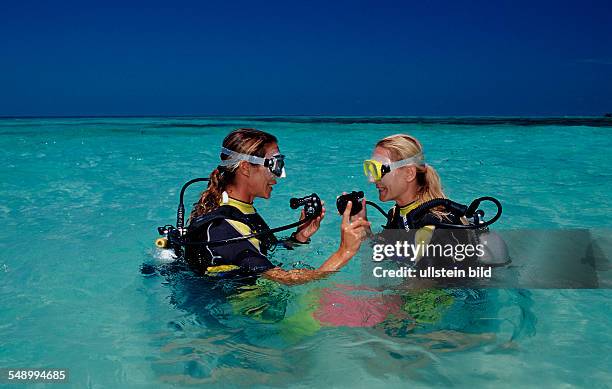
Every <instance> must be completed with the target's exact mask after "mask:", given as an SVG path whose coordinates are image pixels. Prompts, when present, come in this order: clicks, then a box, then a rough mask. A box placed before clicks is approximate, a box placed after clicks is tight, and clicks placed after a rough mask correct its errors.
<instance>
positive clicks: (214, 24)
mask: <svg viewBox="0 0 612 389" xmlns="http://www.w3.org/2000/svg"><path fill="white" fill-rule="evenodd" d="M85 3H87V4H85ZM611 20H612V3H610V2H609V1H608V2H606V1H602V2H578V1H576V2H519V1H504V2H495V1H470V2H458V1H424V0H421V1H415V2H412V1H398V2H364V1H350V2H349V1H346V2H332V1H326V2H318V1H309V2H306V1H300V2H292V1H284V2H272V1H260V2H257V1H248V2H247V1H244V2H243V1H227V2H222V1H219V2H204V1H194V2H172V3H170V2H167V3H162V2H155V1H147V2H131V3H129V5H127V6H126V5H124V4H122V3H120V2H116V3H115V2H113V1H105V2H95V1H92V2H77V1H74V2H69V1H63V2H30V1H21V2H11V3H5V4H3V9H2V12H1V13H0V36H1V37H2V38H1V39H0V50H1V54H0V115H3V116H19V115H32V116H46V115H51V116H62V115H77V116H78V115H199V114H202V115H239V114H244V115H297V114H305V115H602V114H603V113H605V112H612V22H610V21H611Z"/></svg>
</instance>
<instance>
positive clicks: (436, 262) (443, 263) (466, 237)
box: [383, 202, 478, 269]
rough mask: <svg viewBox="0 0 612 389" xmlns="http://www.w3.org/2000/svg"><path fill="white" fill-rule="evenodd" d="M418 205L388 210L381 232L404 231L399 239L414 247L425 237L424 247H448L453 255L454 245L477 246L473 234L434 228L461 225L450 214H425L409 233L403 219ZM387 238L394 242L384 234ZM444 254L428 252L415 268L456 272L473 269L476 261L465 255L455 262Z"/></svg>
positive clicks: (413, 204)
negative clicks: (411, 242)
mask: <svg viewBox="0 0 612 389" xmlns="http://www.w3.org/2000/svg"><path fill="white" fill-rule="evenodd" d="M418 205H420V204H419V203H416V202H412V203H410V204H408V205H405V206H403V207H398V206H395V207H393V208H391V209H390V210H389V212H388V213H387V224H386V225H385V226H384V228H385V230H386V231H390V230H404V231H406V234H404V238H402V239H406V240H412V241H414V242H415V243H418V242H417V241H422V239H423V236H425V238H426V240H427V243H429V244H430V245H441V246H442V247H448V246H447V245H451V246H453V249H454V250H455V251H454V252H456V248H457V247H458V245H468V244H471V245H476V244H477V243H478V238H477V236H476V233H475V232H474V230H466V229H450V228H444V227H439V226H435V227H434V225H435V224H436V223H445V224H455V225H463V223H462V221H461V218H460V217H459V216H457V215H455V214H453V213H452V212H449V213H445V216H444V217H440V216H438V215H436V214H434V213H432V212H428V213H426V214H425V215H423V217H421V218H420V219H419V220H416V221H415V222H416V225H417V226H419V228H418V229H412V230H410V229H409V228H407V226H406V218H405V216H406V215H407V214H408V213H409V212H410V211H412V210H414V209H415V208H417V206H418ZM383 234H384V233H383ZM419 234H420V235H419ZM388 236H393V238H392V239H398V236H399V235H396V234H388ZM446 252H448V251H446ZM446 252H445V251H444V250H442V254H440V252H439V251H436V250H430V252H429V254H427V255H423V256H422V257H420V258H419V259H418V261H417V263H416V268H418V269H424V268H426V267H444V268H454V267H457V268H458V269H460V268H465V267H467V266H470V265H473V264H474V263H475V261H476V259H477V257H476V256H475V255H469V256H464V257H463V258H462V259H461V260H458V259H457V258H456V257H453V256H449V255H444V254H446ZM432 253H433V254H432Z"/></svg>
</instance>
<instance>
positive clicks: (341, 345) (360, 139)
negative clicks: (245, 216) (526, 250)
mask: <svg viewBox="0 0 612 389" xmlns="http://www.w3.org/2000/svg"><path fill="white" fill-rule="evenodd" d="M384 121H385V120H381V119H380V118H378V119H376V120H372V118H361V119H360V120H349V119H343V120H335V119H330V118H328V119H325V120H323V119H321V118H319V119H317V120H310V119H309V118H276V119H274V120H265V119H263V118H88V119H2V120H0V144H1V147H0V160H1V166H2V167H3V169H2V170H0V176H1V180H0V195H1V198H2V202H1V203H0V223H1V224H2V226H3V228H2V229H1V230H0V237H1V239H0V253H1V256H0V307H1V311H0V368H2V367H7V368H13V367H14V368H21V367H58V368H69V369H70V375H71V378H70V383H71V386H73V387H84V386H87V387H91V388H101V387H165V386H168V387H171V386H176V385H179V386H182V385H189V384H192V383H207V384H211V385H214V386H227V385H229V386H241V385H256V386H268V385H273V386H278V385H283V386H292V387H294V386H299V387H304V386H313V385H316V386H322V385H326V386H328V385H332V386H335V387H344V386H349V385H351V386H356V387H363V386H368V387H382V386H391V387H394V386H400V385H404V386H406V385H412V386H416V387H424V386H429V385H445V386H459V387H464V386H468V385H469V386H473V385H485V386H492V385H496V386H497V385H499V386H502V387H508V386H515V385H521V386H523V385H526V386H538V387H542V386H543V387H557V386H560V385H568V386H576V387H607V385H608V384H609V382H612V374H611V373H610V369H609V367H610V357H609V350H608V348H609V344H610V335H609V329H608V326H609V314H610V303H609V301H610V297H612V295H611V293H610V291H609V290H605V289H601V290H518V289H508V290H505V289H501V290H487V291H454V292H452V296H450V298H447V297H448V296H446V295H445V299H442V300H440V299H439V300H436V301H437V303H436V304H434V305H435V306H434V308H433V309H430V311H433V312H434V313H435V314H432V313H431V312H428V315H429V316H432V315H433V319H432V318H430V319H431V320H422V321H421V322H419V323H417V325H415V323H414V322H412V323H410V320H408V321H406V320H404V321H403V322H401V323H393V322H392V321H386V322H385V323H382V324H380V325H377V326H374V327H348V326H343V325H336V326H332V325H328V326H320V328H319V327H318V326H317V325H316V323H315V324H313V323H314V321H313V320H312V317H313V313H312V311H313V310H315V311H316V310H317V309H318V308H317V307H318V306H317V304H316V303H313V301H318V300H319V298H320V296H323V295H329V294H331V295H336V296H337V295H343V293H344V294H346V290H347V286H350V285H352V286H358V285H359V284H360V281H361V277H362V274H361V270H360V269H361V268H360V264H359V263H358V262H357V261H353V262H351V263H350V264H349V265H347V267H345V268H344V269H343V270H342V272H341V273H340V274H337V275H335V276H334V277H332V278H331V279H328V280H325V281H321V282H317V283H312V284H307V285H303V286H299V287H293V288H284V287H283V288H281V287H276V286H270V285H263V286H262V287H261V288H260V289H257V290H253V291H251V293H250V295H249V296H246V297H245V298H238V299H236V298H234V300H232V301H231V302H228V301H227V299H225V298H221V297H219V293H217V291H216V290H214V289H219V288H218V287H217V288H213V287H211V286H210V285H204V284H203V283H202V282H201V280H194V279H191V278H182V277H183V276H182V275H180V274H179V275H177V274H172V275H168V276H163V275H153V276H149V277H145V276H143V275H142V274H141V273H140V271H139V269H140V266H141V264H143V263H156V264H159V263H162V262H164V261H166V259H164V258H162V257H160V255H159V252H157V251H156V250H155V249H154V247H153V240H154V239H155V238H156V235H157V233H156V227H157V226H159V225H163V224H166V223H174V221H175V215H176V205H177V197H178V191H179V190H180V187H181V185H182V184H183V183H184V182H185V181H187V180H188V179H190V178H193V177H199V176H203V175H207V174H208V173H209V172H210V170H211V169H212V168H214V166H215V165H216V161H217V158H218V148H219V145H220V144H221V141H222V139H223V137H224V136H225V135H226V134H227V133H228V132H229V131H230V130H231V129H234V128H237V127H244V126H250V127H256V128H260V129H263V130H266V131H269V132H271V133H273V134H275V135H276V136H277V137H278V138H279V144H280V149H281V151H282V152H283V153H284V154H285V155H287V157H288V166H287V174H288V177H287V178H286V179H285V180H282V181H281V182H280V183H279V185H277V186H276V187H275V189H274V193H273V195H272V200H271V201H264V200H258V202H256V207H257V208H258V210H259V212H260V213H261V214H262V215H263V216H264V218H265V219H266V220H267V221H268V223H269V224H270V225H271V226H275V225H281V224H285V223H288V222H290V221H293V220H296V218H297V216H298V215H297V212H296V211H292V210H291V209H289V207H288V199H289V198H290V197H292V196H296V195H306V194H309V193H312V192H316V193H318V194H319V195H320V196H321V197H322V198H323V200H325V201H327V202H328V203H329V204H333V202H334V200H335V197H336V195H337V194H338V193H339V192H342V191H347V190H354V189H363V190H365V192H366V195H367V196H369V197H370V198H372V199H376V196H375V192H374V190H373V187H371V185H368V183H367V182H366V180H365V178H364V177H363V175H362V172H361V166H360V165H361V161H362V160H363V159H364V158H366V157H368V156H369V155H370V153H371V150H372V147H373V145H374V143H375V141H376V140H378V139H380V138H381V137H383V136H386V135H390V134H393V133H398V132H408V133H410V134H412V135H415V136H416V137H418V138H419V139H420V140H421V142H422V143H423V144H424V147H425V154H426V158H427V160H428V162H429V163H430V164H431V165H433V166H435V167H436V168H437V169H438V171H439V173H440V175H441V177H442V179H443V184H444V187H445V190H446V192H447V194H449V195H450V196H451V197H452V198H454V199H456V200H458V201H461V202H468V201H470V200H471V199H472V198H474V197H477V196H479V195H483V194H491V195H496V196H497V197H498V198H499V199H500V200H501V201H502V202H503V204H504V215H503V217H502V219H501V221H500V222H499V223H497V224H496V228H499V229H526V228H545V229H569V228H586V229H590V230H592V231H593V233H594V234H595V235H597V234H606V231H607V230H608V229H610V228H611V227H612V217H611V216H612V204H611V202H610V195H609V194H610V192H611V191H612V170H611V167H612V166H611V163H610V157H609V150H610V148H611V146H612V138H611V137H610V131H611V127H610V126H611V125H612V124H609V123H608V124H606V123H605V122H603V124H602V122H601V121H595V123H586V124H590V125H588V126H586V125H581V124H585V123H580V122H578V123H570V124H571V125H566V124H564V123H563V122H554V123H552V124H551V123H546V122H543V123H538V122H537V121H534V122H530V123H527V124H528V125H517V124H525V123H513V122H507V123H505V122H503V121H500V122H492V123H491V122H485V123H482V122H478V121H474V122H470V121H459V122H455V123H448V122H440V121H436V120H429V121H423V122H421V123H419V122H418V121H416V120H413V121H411V122H410V121H404V122H402V120H395V121H392V123H384ZM196 196H197V190H195V189H194V190H192V191H190V192H188V193H187V197H188V203H191V202H193V201H195V198H196ZM385 208H386V206H385ZM377 217H378V215H372V217H371V219H372V221H373V222H374V224H378V223H377V222H378V220H380V223H382V222H383V221H382V220H381V219H377ZM338 228H339V218H338V217H337V216H336V215H334V214H333V212H329V214H328V216H327V217H326V219H325V220H324V223H323V225H322V227H321V230H320V231H319V232H318V233H317V235H315V236H314V237H313V240H312V244H311V245H310V246H307V247H303V248H300V249H299V250H298V251H294V252H283V251H280V252H277V253H275V255H274V257H273V259H274V260H275V261H277V262H282V263H283V266H284V267H286V268H291V267H293V266H297V267H300V266H306V265H311V266H318V265H320V264H321V263H322V262H323V261H324V260H325V259H326V258H327V257H328V256H329V255H330V254H331V253H332V252H333V251H334V250H335V249H336V247H337V240H338ZM211 290H213V291H211ZM245 293H246V292H245ZM221 294H222V293H221ZM247 294H248V293H247ZM349 294H350V293H349ZM363 295H364V296H363V297H362V298H361V300H362V301H364V306H365V307H366V308H368V309H374V308H372V307H374V306H377V305H381V304H382V305H386V306H390V305H392V304H393V303H397V301H398V297H399V296H393V295H392V294H389V293H384V294H381V293H372V292H370V293H367V292H364V293H363ZM243 297H244V296H243ZM357 299H360V297H359V296H357ZM403 301H404V302H405V300H403ZM444 301H446V302H448V303H445V302H444ZM419 304H424V305H427V304H428V303H427V301H426V302H419V301H418V300H417V301H415V302H414V303H413V305H417V306H418V305H419ZM261 306H265V309H263V308H262V309H263V311H262V309H260V308H261ZM332 308H333V307H332ZM332 308H330V309H332ZM368 309H365V311H367V310H368ZM247 311H248V313H247ZM258 312H259V313H261V312H263V313H261V314H258ZM366 313H367V312H366Z"/></svg>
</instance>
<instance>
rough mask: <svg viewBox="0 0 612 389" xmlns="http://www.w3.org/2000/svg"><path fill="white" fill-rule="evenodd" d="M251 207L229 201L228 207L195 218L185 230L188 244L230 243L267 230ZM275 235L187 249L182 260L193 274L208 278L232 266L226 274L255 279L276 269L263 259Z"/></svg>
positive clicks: (232, 200)
mask: <svg viewBox="0 0 612 389" xmlns="http://www.w3.org/2000/svg"><path fill="white" fill-rule="evenodd" d="M269 229H270V228H269V227H268V225H267V224H266V222H265V221H264V220H263V219H262V218H261V216H259V214H258V213H257V212H256V211H255V208H253V206H252V205H251V204H247V203H243V202H239V201H237V200H234V199H231V201H230V203H229V204H226V205H221V206H220V207H219V208H217V209H215V210H214V211H212V212H209V213H207V214H205V215H202V216H199V217H197V218H195V219H194V220H193V221H192V222H191V223H190V225H189V227H188V229H187V231H188V232H187V235H186V239H187V241H188V242H209V241H217V240H222V239H231V238H237V237H241V236H246V235H250V234H253V233H257V232H261V231H264V230H269ZM276 243H277V241H276V238H275V237H274V235H272V234H269V235H265V236H262V237H258V238H251V239H245V240H240V241H237V242H232V243H224V244H214V245H187V246H185V259H186V260H187V262H188V263H189V265H190V266H191V268H192V269H193V270H195V271H196V272H198V273H201V274H209V273H211V272H212V271H214V270H215V269H220V266H224V265H233V267H237V268H233V269H230V270H229V273H232V274H240V275H249V276H250V275H257V274H260V273H263V272H265V271H266V270H269V269H272V268H274V267H276V266H275V265H274V264H272V262H270V260H269V259H268V258H267V257H266V255H267V253H268V251H269V250H270V248H271V246H273V245H274V244H276Z"/></svg>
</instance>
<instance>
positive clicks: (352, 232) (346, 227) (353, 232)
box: [339, 201, 370, 256]
mask: <svg viewBox="0 0 612 389" xmlns="http://www.w3.org/2000/svg"><path fill="white" fill-rule="evenodd" d="M351 208H353V204H352V202H351V201H349V202H348V204H347V205H346V209H345V210H344V213H343V214H342V225H341V227H340V250H339V251H340V252H341V253H342V254H345V255H350V256H353V255H355V253H357V251H358V250H359V247H360V246H361V242H362V241H363V240H364V239H365V237H366V236H367V232H368V230H369V229H370V222H368V221H367V220H364V219H361V218H359V217H357V218H356V219H355V220H353V221H351Z"/></svg>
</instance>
